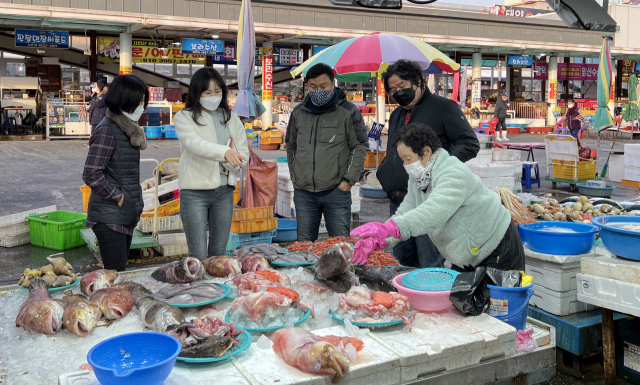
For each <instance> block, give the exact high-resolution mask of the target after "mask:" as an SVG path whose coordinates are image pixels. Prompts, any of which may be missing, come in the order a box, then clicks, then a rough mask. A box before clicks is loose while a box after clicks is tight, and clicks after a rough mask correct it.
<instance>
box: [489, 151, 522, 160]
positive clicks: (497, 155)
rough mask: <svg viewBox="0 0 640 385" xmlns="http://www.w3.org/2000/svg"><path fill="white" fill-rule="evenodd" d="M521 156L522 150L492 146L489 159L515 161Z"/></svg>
mask: <svg viewBox="0 0 640 385" xmlns="http://www.w3.org/2000/svg"><path fill="white" fill-rule="evenodd" d="M521 157H522V152H521V151H520V150H506V149H502V148H494V149H493V154H492V157H491V159H492V160H494V161H495V160H497V161H503V162H504V161H510V162H515V161H519V160H520V158H521Z"/></svg>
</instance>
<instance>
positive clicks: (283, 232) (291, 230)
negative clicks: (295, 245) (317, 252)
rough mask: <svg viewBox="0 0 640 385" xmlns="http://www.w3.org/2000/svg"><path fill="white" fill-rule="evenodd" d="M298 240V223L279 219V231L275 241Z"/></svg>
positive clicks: (274, 238)
mask: <svg viewBox="0 0 640 385" xmlns="http://www.w3.org/2000/svg"><path fill="white" fill-rule="evenodd" d="M296 239H298V221H296V220H295V219H285V218H278V230H277V231H276V236H275V237H273V241H274V242H276V243H278V242H293V241H295V240H296Z"/></svg>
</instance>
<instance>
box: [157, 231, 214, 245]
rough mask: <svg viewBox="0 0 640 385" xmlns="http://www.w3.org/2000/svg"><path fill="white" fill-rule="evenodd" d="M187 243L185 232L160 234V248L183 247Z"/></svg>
mask: <svg viewBox="0 0 640 385" xmlns="http://www.w3.org/2000/svg"><path fill="white" fill-rule="evenodd" d="M207 239H208V237H207ZM185 243H187V236H186V235H185V234H184V231H171V232H166V233H160V234H158V246H170V245H181V244H185Z"/></svg>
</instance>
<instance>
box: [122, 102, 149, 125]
mask: <svg viewBox="0 0 640 385" xmlns="http://www.w3.org/2000/svg"><path fill="white" fill-rule="evenodd" d="M143 112H144V106H138V108H136V109H135V111H133V112H132V113H128V112H124V111H122V115H124V116H126V117H127V118H129V119H131V120H133V121H134V122H137V121H138V120H139V119H140V117H141V116H142V113H143Z"/></svg>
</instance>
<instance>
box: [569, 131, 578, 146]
mask: <svg viewBox="0 0 640 385" xmlns="http://www.w3.org/2000/svg"><path fill="white" fill-rule="evenodd" d="M571 136H573V137H574V138H576V141H577V142H578V146H579V145H580V139H578V138H579V137H580V129H579V128H576V129H574V130H571Z"/></svg>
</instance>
